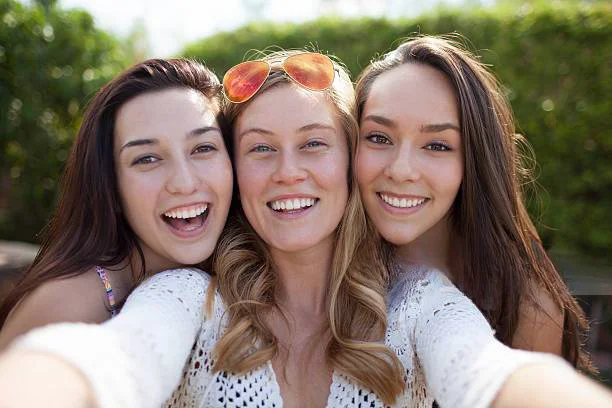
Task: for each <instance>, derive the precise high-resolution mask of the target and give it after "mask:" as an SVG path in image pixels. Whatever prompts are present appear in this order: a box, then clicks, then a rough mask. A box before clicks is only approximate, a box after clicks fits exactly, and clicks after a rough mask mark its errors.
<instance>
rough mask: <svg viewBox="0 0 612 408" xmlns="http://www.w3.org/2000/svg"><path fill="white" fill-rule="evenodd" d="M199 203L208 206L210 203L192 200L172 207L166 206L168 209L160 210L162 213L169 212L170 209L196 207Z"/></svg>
mask: <svg viewBox="0 0 612 408" xmlns="http://www.w3.org/2000/svg"><path fill="white" fill-rule="evenodd" d="M200 205H206V206H210V203H209V202H208V201H194V202H192V203H187V204H181V205H177V206H174V207H172V208H168V209H166V210H164V211H162V215H163V214H165V213H167V212H170V211H175V210H178V209H179V208H188V207H196V206H200Z"/></svg>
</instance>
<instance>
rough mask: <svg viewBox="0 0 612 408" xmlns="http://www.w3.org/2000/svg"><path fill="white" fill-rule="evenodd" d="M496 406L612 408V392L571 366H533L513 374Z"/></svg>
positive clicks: (507, 407) (498, 397) (524, 367)
mask: <svg viewBox="0 0 612 408" xmlns="http://www.w3.org/2000/svg"><path fill="white" fill-rule="evenodd" d="M493 406H494V407H495V408H511V407H512V408H514V407H535V408H548V407H550V408H556V407H612V393H611V392H610V391H609V390H607V389H605V388H604V387H603V386H601V385H599V384H597V383H596V382H594V381H592V380H589V379H588V378H586V377H585V376H583V375H581V374H578V373H577V372H576V371H574V370H573V369H571V368H570V367H559V366H558V365H552V364H530V365H526V366H523V367H521V368H519V369H517V370H516V371H515V372H514V373H512V375H511V376H510V377H509V378H508V380H507V381H506V382H505V384H504V385H503V387H502V388H501V390H500V392H499V394H498V396H497V398H496V399H495V402H494V404H493Z"/></svg>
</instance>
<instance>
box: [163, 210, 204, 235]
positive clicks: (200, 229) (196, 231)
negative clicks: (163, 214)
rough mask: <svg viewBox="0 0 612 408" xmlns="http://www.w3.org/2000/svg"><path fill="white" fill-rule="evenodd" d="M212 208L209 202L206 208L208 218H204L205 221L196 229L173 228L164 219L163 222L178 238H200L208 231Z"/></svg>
mask: <svg viewBox="0 0 612 408" xmlns="http://www.w3.org/2000/svg"><path fill="white" fill-rule="evenodd" d="M175 208H181V207H175ZM211 208H212V205H211V204H208V209H207V210H206V212H207V215H206V219H205V220H204V223H203V224H202V225H201V226H199V227H197V228H195V229H193V230H191V231H181V230H177V229H174V228H172V226H171V225H170V224H168V223H166V222H164V221H163V220H162V221H161V222H162V223H163V224H164V225H165V226H166V228H167V229H168V230H169V231H170V233H172V235H174V236H176V237H178V238H181V239H193V238H196V237H198V238H199V237H200V236H201V235H204V233H205V231H206V228H207V227H208V224H209V223H210V217H211V213H210V210H211Z"/></svg>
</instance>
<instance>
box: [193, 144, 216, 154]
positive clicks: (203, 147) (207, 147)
mask: <svg viewBox="0 0 612 408" xmlns="http://www.w3.org/2000/svg"><path fill="white" fill-rule="evenodd" d="M214 150H217V149H216V147H215V146H213V145H211V144H203V145H199V146H197V147H196V148H195V149H193V153H209V152H212V151H214Z"/></svg>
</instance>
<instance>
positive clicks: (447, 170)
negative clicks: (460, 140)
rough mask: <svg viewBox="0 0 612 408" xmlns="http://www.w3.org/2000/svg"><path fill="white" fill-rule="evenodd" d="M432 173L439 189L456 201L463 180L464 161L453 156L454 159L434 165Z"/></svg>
mask: <svg viewBox="0 0 612 408" xmlns="http://www.w3.org/2000/svg"><path fill="white" fill-rule="evenodd" d="M430 173H431V174H432V175H434V176H435V178H436V185H437V189H438V191H439V192H441V193H444V194H445V195H447V196H448V198H449V200H451V201H454V200H455V196H456V195H457V192H458V191H459V187H460V186H461V181H462V180H463V162H462V161H461V160H460V159H458V158H453V160H447V161H445V162H444V163H438V164H437V165H435V166H432V168H431V169H430Z"/></svg>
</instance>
